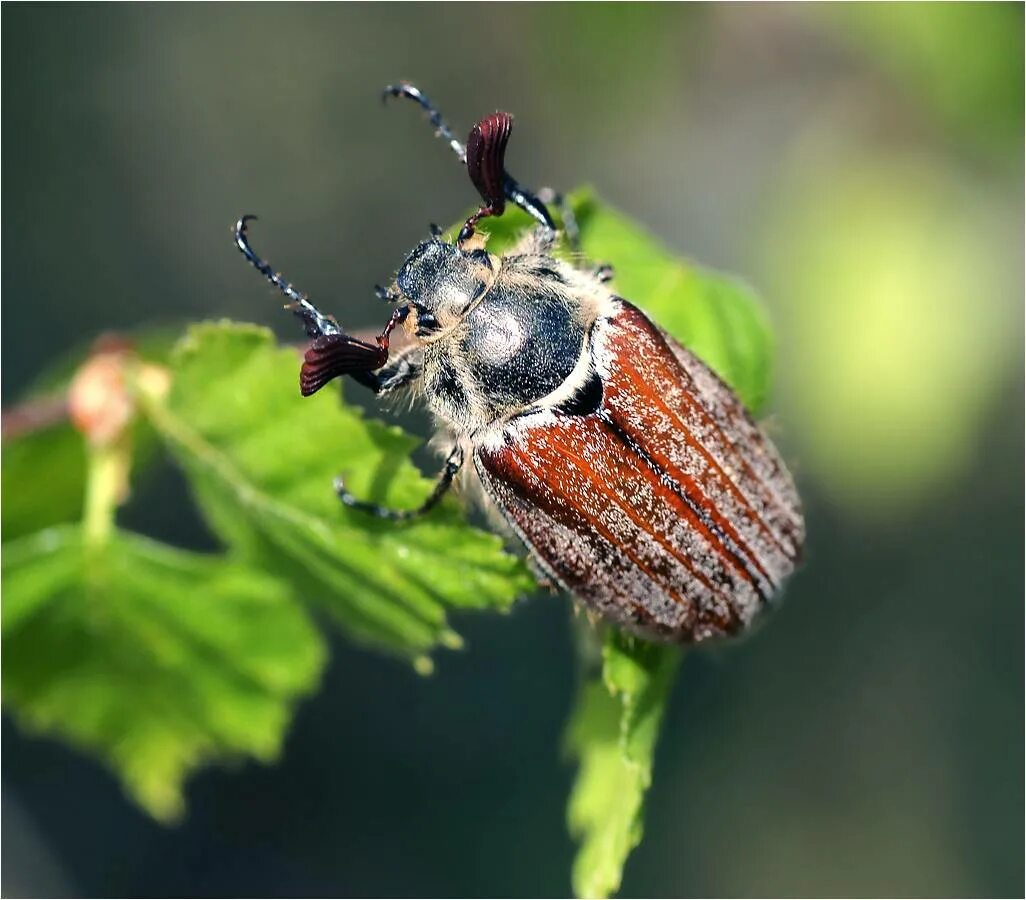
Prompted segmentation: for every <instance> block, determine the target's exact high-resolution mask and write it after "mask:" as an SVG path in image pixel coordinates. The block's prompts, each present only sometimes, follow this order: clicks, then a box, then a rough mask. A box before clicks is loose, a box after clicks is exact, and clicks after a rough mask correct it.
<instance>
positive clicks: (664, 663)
mask: <svg viewBox="0 0 1026 900" xmlns="http://www.w3.org/2000/svg"><path fill="white" fill-rule="evenodd" d="M680 657H681V651H680V649H679V648H677V647H664V646H658V645H655V644H649V643H646V642H644V641H640V640H637V639H635V638H632V637H628V636H626V635H623V634H622V633H621V632H619V631H617V630H615V629H609V632H608V634H607V637H606V643H605V646H604V647H603V653H602V659H603V664H602V676H601V678H600V679H595V680H592V681H590V682H588V683H586V684H585V685H584V688H583V689H582V691H581V696H580V698H579V699H578V703H577V709H576V711H575V712H574V715H573V718H572V719H571V721H570V725H569V727H568V732H567V745H568V749H569V751H570V753H571V755H572V756H573V757H574V758H575V759H577V760H578V763H579V767H580V768H579V771H578V774H577V779H576V781H575V783H574V787H573V791H572V792H571V794H570V802H569V805H568V808H567V823H568V827H569V829H570V834H571V835H572V836H573V837H575V838H577V839H578V840H579V841H580V842H581V847H580V850H579V851H578V854H577V858H576V859H575V860H574V866H573V872H572V882H573V889H574V893H575V894H576V896H578V897H608V896H610V895H611V894H613V893H615V892H616V891H617V889H618V888H619V887H620V879H621V875H622V872H623V865H624V863H625V862H626V860H627V856H628V855H629V854H630V852H631V850H633V849H634V848H635V847H636V846H637V845H638V843H640V841H641V836H642V807H643V801H644V796H645V791H646V790H648V787H649V785H650V784H651V782H652V756H653V753H654V752H655V744H656V738H657V737H658V734H659V724H660V721H661V719H662V715H663V709H664V708H665V705H666V700H667V697H668V695H669V691H670V687H671V686H672V684H673V675H674V673H675V672H676V671H677V665H678V663H679V661H680Z"/></svg>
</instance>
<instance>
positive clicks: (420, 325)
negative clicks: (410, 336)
mask: <svg viewBox="0 0 1026 900" xmlns="http://www.w3.org/2000/svg"><path fill="white" fill-rule="evenodd" d="M413 306H414V307H415V308H416V310H417V331H418V332H431V331H437V330H438V329H439V328H440V327H441V326H439V324H438V319H436V318H435V314H434V313H432V312H428V310H427V308H426V307H424V306H421V304H419V303H414V304H413Z"/></svg>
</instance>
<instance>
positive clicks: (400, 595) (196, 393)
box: [147, 323, 534, 668]
mask: <svg viewBox="0 0 1026 900" xmlns="http://www.w3.org/2000/svg"><path fill="white" fill-rule="evenodd" d="M172 369H173V373H174V387H173V390H172V394H171V397H170V399H169V401H168V403H167V405H166V406H164V405H161V404H151V405H149V406H147V412H148V414H149V417H150V418H151V420H152V421H153V423H154V425H155V426H156V427H157V429H158V431H160V432H161V433H162V434H163V436H164V437H165V438H167V439H168V440H169V441H170V444H171V447H172V449H173V452H174V453H175V455H176V456H177V458H178V459H179V461H180V462H181V464H182V465H183V466H184V468H185V470H186V471H187V473H188V474H189V477H190V481H191V484H192V487H193V490H194V491H195V494H196V497H197V500H198V502H199V504H200V506H201V507H202V509H203V511H204V513H205V514H206V515H207V517H208V518H209V520H210V523H211V524H212V526H213V528H214V529H215V531H216V532H217V533H218V534H219V535H220V537H221V538H222V540H223V541H224V542H225V544H226V545H227V546H228V547H229V548H230V551H231V553H232V554H233V555H234V556H236V557H238V558H240V559H245V560H248V561H250V562H251V563H252V564H254V565H258V566H260V567H261V568H262V569H264V570H266V571H268V572H272V573H274V574H276V575H278V576H281V577H283V578H286V579H288V580H289V581H290V583H292V584H293V585H295V586H296V588H297V591H298V593H299V595H300V596H301V597H302V598H303V599H304V600H306V601H307V602H309V603H312V604H316V605H317V606H320V607H322V608H324V609H326V610H328V611H329V612H330V613H331V614H332V615H333V617H334V618H335V619H336V620H337V621H338V622H339V623H340V624H341V625H342V626H343V627H344V629H345V630H346V631H347V632H348V633H349V634H350V635H351V636H353V637H355V638H357V639H359V640H362V641H366V642H370V643H372V644H375V645H377V646H380V647H382V648H386V649H388V650H391V651H393V652H396V653H399V654H402V655H406V656H408V657H411V658H414V659H415V660H417V662H418V666H419V667H420V668H426V667H427V666H428V665H429V661H428V660H427V658H426V657H425V656H424V654H425V653H426V652H428V651H430V650H431V648H432V647H434V646H435V645H436V644H438V643H443V644H447V645H457V644H458V642H459V638H458V636H457V635H456V634H455V633H454V632H453V631H451V630H450V629H449V627H448V626H447V624H446V616H445V608H446V606H447V605H448V606H453V607H460V608H496V609H506V608H507V607H508V606H509V605H510V604H511V603H512V601H513V600H514V599H515V598H516V597H517V596H519V595H521V594H523V593H525V592H529V591H530V590H532V588H533V585H534V582H533V580H532V579H531V578H530V577H529V576H528V574H527V572H526V569H525V568H524V566H523V564H522V563H521V562H520V561H519V560H518V559H517V558H516V557H513V556H510V555H508V554H507V553H505V552H504V551H503V549H502V541H501V540H500V539H499V538H498V537H496V536H495V535H491V534H486V533H484V532H481V531H478V530H476V529H474V528H471V527H470V526H468V525H467V524H466V523H465V522H464V520H463V515H462V513H461V511H460V509H459V507H458V505H457V504H456V503H455V502H453V501H447V502H446V503H444V504H443V505H442V507H441V509H439V510H438V511H437V512H436V513H434V514H432V515H431V516H430V517H427V518H426V519H424V520H422V521H419V522H414V523H404V524H396V523H393V522H382V521H380V520H377V519H375V518H374V517H372V516H368V515H367V514H366V513H364V512H361V511H359V510H351V509H348V508H346V507H344V506H343V505H342V504H341V503H339V501H338V499H337V498H336V496H335V494H334V492H333V490H332V482H333V480H334V478H335V477H336V476H337V475H339V474H342V475H343V477H344V478H345V481H346V485H347V486H348V487H349V488H350V489H351V490H352V491H353V492H354V493H356V494H358V495H359V496H361V497H366V498H367V499H369V500H375V501H378V502H382V503H386V504H388V505H392V506H398V507H414V506H416V505H418V504H419V503H420V502H421V501H422V500H423V499H424V498H425V497H426V496H427V495H428V494H429V493H430V491H431V488H432V482H431V481H430V480H428V479H426V478H425V477H424V476H422V475H421V474H420V473H419V472H418V471H417V469H416V468H415V467H414V466H413V465H412V464H411V463H410V461H409V455H410V452H411V451H412V450H413V448H414V447H415V446H416V443H417V442H416V441H415V440H414V439H412V438H410V437H409V436H407V435H405V434H403V433H402V431H400V430H399V429H398V428H395V427H389V426H386V425H383V424H382V423H380V422H376V421H371V420H367V419H365V418H364V417H363V415H362V414H361V413H360V412H359V411H358V410H357V409H355V408H353V407H351V406H347V405H344V404H341V403H339V399H338V396H337V395H336V394H334V393H333V392H332V391H327V390H326V391H322V392H321V393H319V394H317V395H315V396H313V397H309V398H303V397H301V396H300V395H299V389H298V371H299V360H298V358H297V355H296V353H295V351H293V350H288V349H281V348H278V347H276V346H275V343H274V340H273V338H272V335H271V333H270V332H269V331H267V330H265V329H262V328H256V327H252V326H244V325H233V324H228V323H221V324H205V325H199V326H196V327H194V328H192V329H190V331H189V332H188V335H187V337H186V338H185V340H184V341H183V342H182V343H181V345H180V346H179V348H178V350H177V352H176V354H175V356H174V359H173V363H172Z"/></svg>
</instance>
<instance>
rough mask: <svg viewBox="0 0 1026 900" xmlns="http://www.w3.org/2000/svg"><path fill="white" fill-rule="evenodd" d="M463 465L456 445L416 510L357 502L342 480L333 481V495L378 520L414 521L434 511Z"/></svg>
mask: <svg viewBox="0 0 1026 900" xmlns="http://www.w3.org/2000/svg"><path fill="white" fill-rule="evenodd" d="M462 465H463V448H462V447H460V445H459V444H457V445H456V446H455V447H453V448H452V450H451V451H450V452H449V456H448V457H447V458H446V460H445V468H443V469H442V474H441V475H439V476H438V481H437V482H435V487H434V489H433V490H432V491H431V493H430V494H429V495H428V498H427V500H425V501H424V502H423V503H422V504H421V505H420V506H418V507H417V508H416V509H389V508H388V507H385V506H379V505H378V504H377V503H368V502H367V501H366V500H357V499H356V498H355V497H354V496H353V495H352V494H351V493H349V491H348V490H346V487H345V484H344V483H343V481H342V478H341V477H339V478H336V479H335V493H336V494H338V499H339V500H341V501H342V502H343V503H344V504H345V505H346V506H348V507H349V508H350V509H359V510H362V511H363V512H366V513H370V514H371V515H372V516H377V517H378V518H379V519H391V520H392V521H407V520H409V519H416V518H418V517H420V516H422V515H424V514H425V513H428V512H430V511H431V510H432V509H434V508H435V507H436V506H437V505H438V503H439V501H440V500H441V499H442V498H443V497H444V496H445V494H446V492H447V491H448V490H449V488H450V487H452V482H453V479H454V478H455V477H456V473H457V472H459V470H460V466H462Z"/></svg>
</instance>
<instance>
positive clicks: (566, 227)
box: [538, 187, 581, 252]
mask: <svg viewBox="0 0 1026 900" xmlns="http://www.w3.org/2000/svg"><path fill="white" fill-rule="evenodd" d="M538 198H539V199H540V200H541V201H542V202H543V203H551V204H552V205H553V206H555V207H556V209H558V210H559V218H560V219H561V220H562V221H563V234H564V236H565V237H566V242H567V246H569V247H570V249H571V250H573V251H575V252H576V251H578V250H580V249H581V229H580V228H579V227H578V225H577V216H576V215H575V214H574V208H573V207H572V206H571V205H570V201H569V200H567V199H566V194H561V193H559V191H555V190H553V189H552V188H550V187H543V188H542V189H541V190H539V191H538Z"/></svg>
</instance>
